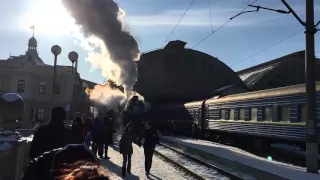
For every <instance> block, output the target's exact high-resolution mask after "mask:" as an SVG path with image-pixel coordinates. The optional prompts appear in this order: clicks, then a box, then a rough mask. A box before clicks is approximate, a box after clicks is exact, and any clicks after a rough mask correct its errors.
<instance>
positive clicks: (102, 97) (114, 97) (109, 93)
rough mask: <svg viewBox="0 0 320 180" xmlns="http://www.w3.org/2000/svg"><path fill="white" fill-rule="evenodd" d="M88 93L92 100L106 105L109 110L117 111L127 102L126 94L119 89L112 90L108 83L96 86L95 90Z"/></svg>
mask: <svg viewBox="0 0 320 180" xmlns="http://www.w3.org/2000/svg"><path fill="white" fill-rule="evenodd" d="M92 92H94V93H92ZM87 93H88V94H89V95H90V99H91V100H93V101H96V102H99V103H102V104H105V105H107V106H108V108H109V109H117V108H118V107H119V106H122V105H124V103H125V102H126V97H125V96H124V94H123V93H122V92H121V91H120V90H119V89H112V88H111V87H110V86H109V84H108V83H107V84H105V85H96V86H94V88H93V89H91V90H89V89H88V90H87Z"/></svg>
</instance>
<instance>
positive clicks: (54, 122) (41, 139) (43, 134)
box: [29, 107, 75, 159]
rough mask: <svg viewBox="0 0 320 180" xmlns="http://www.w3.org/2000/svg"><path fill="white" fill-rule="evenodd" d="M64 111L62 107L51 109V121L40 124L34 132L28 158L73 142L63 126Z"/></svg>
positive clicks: (67, 130)
mask: <svg viewBox="0 0 320 180" xmlns="http://www.w3.org/2000/svg"><path fill="white" fill-rule="evenodd" d="M65 119H66V111H65V110H64V109H63V108H62V107H55V108H53V109H52V113H51V121H50V123H49V124H46V125H44V126H41V127H40V128H39V129H38V130H37V131H36V132H35V133H34V137H33V140H32V142H31V145H30V149H29V157H30V159H33V158H36V157H38V156H40V155H42V154H43V153H44V152H47V151H51V150H53V149H56V148H60V147H64V146H66V145H68V144H73V143H75V139H74V138H73V134H72V132H71V131H70V130H69V129H67V128H66V127H64V124H63V121H64V120H65Z"/></svg>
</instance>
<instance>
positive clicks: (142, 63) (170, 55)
mask: <svg viewBox="0 0 320 180" xmlns="http://www.w3.org/2000/svg"><path fill="white" fill-rule="evenodd" d="M185 45H186V43H185V42H183V41H171V42H169V43H168V44H167V45H166V46H165V48H163V49H158V50H154V51H151V52H148V53H145V54H142V55H141V57H140V60H139V61H138V62H137V66H138V80H137V82H136V84H135V86H134V90H135V91H137V92H138V93H139V94H141V95H142V96H144V97H145V98H146V99H152V100H159V99H162V100H163V99H171V100H173V101H175V100H177V101H178V100H181V101H194V100H202V99H205V98H206V97H207V96H208V95H209V94H211V93H212V92H213V91H214V90H217V89H219V88H222V87H225V86H229V85H236V86H239V87H242V88H245V89H246V85H245V84H244V83H243V81H242V80H241V79H240V78H239V76H238V75H237V74H236V73H235V72H234V71H233V70H232V69H231V68H230V67H228V66H227V65H226V64H224V63H223V62H222V61H220V60H219V59H218V58H216V57H213V56H210V55H208V54H205V53H203V52H200V51H196V50H193V49H188V48H185Z"/></svg>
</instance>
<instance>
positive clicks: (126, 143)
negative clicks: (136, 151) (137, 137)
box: [119, 124, 134, 177]
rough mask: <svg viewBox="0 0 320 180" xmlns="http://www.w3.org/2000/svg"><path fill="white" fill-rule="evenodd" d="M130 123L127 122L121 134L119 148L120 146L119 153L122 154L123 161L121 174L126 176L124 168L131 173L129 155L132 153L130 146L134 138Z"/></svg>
mask: <svg viewBox="0 0 320 180" xmlns="http://www.w3.org/2000/svg"><path fill="white" fill-rule="evenodd" d="M132 132H133V131H132V125H131V124H128V125H127V126H126V128H125V130H124V132H123V134H122V136H121V139H120V143H119V148H120V154H122V157H123V163H122V176H123V177H125V176H126V170H127V171H128V173H129V174H130V173H131V156H132V153H133V148H132V141H133V140H134V136H133V133H132Z"/></svg>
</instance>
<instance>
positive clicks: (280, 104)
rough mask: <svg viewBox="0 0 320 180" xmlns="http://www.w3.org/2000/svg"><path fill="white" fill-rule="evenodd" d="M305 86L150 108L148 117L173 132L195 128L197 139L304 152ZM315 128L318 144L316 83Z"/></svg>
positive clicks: (319, 125)
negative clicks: (290, 146) (278, 146)
mask: <svg viewBox="0 0 320 180" xmlns="http://www.w3.org/2000/svg"><path fill="white" fill-rule="evenodd" d="M305 94H306V91H305V85H304V84H301V85H294V86H288V87H281V88H275V89H268V90H262V91H255V92H249V93H241V94H235V95H229V96H220V95H219V94H217V95H216V96H215V97H213V98H210V99H207V100H203V101H197V102H191V103H186V104H171V105H166V106H160V107H152V108H151V110H150V112H149V115H150V114H151V117H149V118H151V119H153V120H154V121H156V122H157V124H158V126H160V127H170V126H172V124H173V125H174V128H173V129H175V130H176V131H177V132H191V127H192V124H197V126H198V127H199V129H200V131H201V136H202V137H203V138H206V139H208V140H212V141H220V142H221V141H222V142H225V143H226V142H230V141H231V142H232V143H235V144H249V145H250V144H255V143H252V142H257V143H258V144H262V145H268V146H269V145H270V144H271V143H274V142H281V143H288V144H295V145H298V146H300V147H302V148H305V141H306V133H307V132H306V120H307V119H306V118H307V117H306V105H305V103H306V95H305ZM316 102H317V109H316V116H317V117H316V118H317V120H318V123H317V124H316V126H317V129H318V133H317V135H318V141H319V142H320V82H317V83H316Z"/></svg>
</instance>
